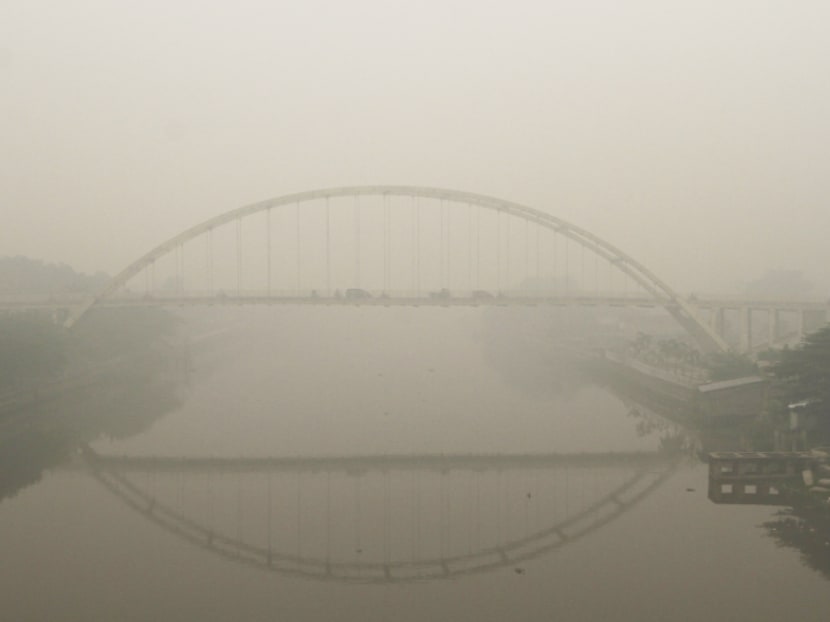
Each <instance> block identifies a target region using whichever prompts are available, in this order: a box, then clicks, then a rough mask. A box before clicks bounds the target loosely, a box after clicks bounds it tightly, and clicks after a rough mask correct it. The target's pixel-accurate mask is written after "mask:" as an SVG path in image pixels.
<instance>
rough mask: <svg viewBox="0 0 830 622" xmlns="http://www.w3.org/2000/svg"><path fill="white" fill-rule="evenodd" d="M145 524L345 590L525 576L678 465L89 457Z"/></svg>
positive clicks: (526, 458) (583, 458)
mask: <svg viewBox="0 0 830 622" xmlns="http://www.w3.org/2000/svg"><path fill="white" fill-rule="evenodd" d="M82 456H83V460H84V462H85V465H86V466H87V467H88V468H89V471H90V473H91V474H92V476H93V477H94V478H95V479H96V480H97V481H98V482H100V483H101V484H102V485H103V486H104V487H105V488H106V489H107V490H108V491H109V492H111V493H112V494H113V495H115V496H116V497H117V498H119V499H120V500H121V501H123V502H124V503H125V504H126V505H127V506H129V507H130V508H131V509H133V510H135V511H136V512H138V513H139V514H140V515H142V516H143V517H144V518H145V519H147V520H149V521H151V522H152V523H154V524H156V525H158V526H159V527H162V528H163V529H164V530H166V531H168V532H170V533H172V534H174V535H176V536H177V537H179V538H182V539H184V540H186V541H189V542H191V543H193V544H195V545H197V546H199V547H201V548H202V549H204V550H206V551H209V552H211V553H213V554H216V555H220V556H222V557H225V558H227V559H230V560H234V561H237V562H241V563H244V564H247V565H250V566H254V567H257V568H259V569H261V570H263V571H269V572H275V573H281V574H285V575H292V576H299V577H306V578H313V579H319V580H328V581H341V582H370V583H395V582H404V581H416V580H431V579H448V578H453V577H458V576H463V575H468V574H473V573H479V572H485V571H488V570H496V569H499V568H503V567H516V565H517V564H519V563H521V562H523V561H526V560H529V559H533V558H536V557H539V556H541V555H544V554H547V553H551V552H553V551H556V550H557V549H560V548H562V547H564V546H566V545H568V544H571V543H573V542H576V541H577V540H579V539H581V538H583V537H586V536H588V535H590V534H591V533H593V532H595V531H596V530H598V529H600V528H601V527H603V526H604V525H607V524H608V523H610V522H612V521H614V520H616V519H617V518H619V517H621V516H622V515H623V514H625V513H626V512H627V511H629V510H630V509H632V508H633V507H635V506H636V505H637V504H638V503H640V502H642V501H643V500H644V499H645V498H646V497H647V496H648V495H649V494H651V493H652V492H654V491H655V490H656V489H657V488H658V487H659V486H660V485H661V484H662V483H663V482H665V481H666V479H667V478H668V477H669V476H670V475H671V474H672V472H673V471H674V470H675V468H676V466H677V465H678V458H679V457H678V455H677V454H672V453H669V452H655V453H601V454H599V453H598V454H590V453H585V454H548V455H539V454H529V455H528V454H517V455H420V456H419V455H410V456H349V457H322V458H261V459H248V458H245V459H228V458H226V459H221V458H184V457H181V458H178V457H177V458H172V457H125V456H107V455H102V454H99V453H97V452H95V451H94V450H92V449H91V448H89V447H86V448H84V450H83V452H82Z"/></svg>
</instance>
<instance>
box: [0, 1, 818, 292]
mask: <svg viewBox="0 0 830 622" xmlns="http://www.w3.org/2000/svg"><path fill="white" fill-rule="evenodd" d="M828 18H830V6H828V5H827V3H825V2H819V1H815V2H808V1H802V2H798V3H782V2H759V1H744V2H739V1H733V2H728V3H723V2H706V1H697V2H667V1H665V0H661V1H653V2H650V1H631V2H625V3H620V2H614V1H609V2H528V1H517V2H510V3H502V2H482V1H476V2H472V1H443V2H427V3H416V4H412V3H403V2H372V1H367V0H355V1H353V2H348V3H344V2H319V1H308V2H302V3H300V2H295V3H287V2H284V3H270V2H245V1H242V2H234V3H229V2H175V3H169V2H141V3H137V2H112V1H76V2H71V3H66V2H31V1H27V2H22V1H8V0H7V1H6V2H3V3H2V6H0V135H1V136H2V137H3V150H2V154H3V163H2V166H1V167H0V210H2V216H3V220H2V222H3V226H2V228H0V248H2V254H3V255H16V254H23V255H28V256H32V257H37V258H41V259H44V260H47V261H61V262H66V263H69V264H71V265H73V266H74V267H75V268H77V269H79V270H82V271H86V272H94V271H99V270H102V271H106V272H108V273H110V274H112V273H114V272H116V271H117V270H119V269H120V268H121V267H123V266H124V265H125V264H127V263H128V262H129V261H131V260H132V259H134V258H135V257H137V256H139V255H140V254H141V253H143V252H144V251H146V250H147V249H148V248H150V247H151V246H153V245H155V244H157V243H158V242H160V241H162V240H164V239H166V238H167V237H169V236H171V235H173V234H175V233H177V232H178V231H180V230H182V229H183V228H185V227H187V226H190V225H192V224H195V223H196V222H198V221H201V220H204V219H206V218H208V217H210V216H213V215H215V214H218V213H221V212H223V211H226V210H228V209H231V208H233V207H237V206H239V205H243V204H246V203H249V202H253V201H257V200H261V199H264V198H267V197H271V196H278V195H281V194H285V193H288V192H295V191H302V190H308V189H313V188H322V187H328V186H338V185H357V184H366V183H403V184H420V185H430V186H441V187H448V188H457V189H462V190H469V191H473V192H480V193H484V194H490V195H495V196H499V197H503V198H506V199H511V200H514V201H518V202H521V203H524V204H527V205H530V206H533V207H537V208H540V209H543V210H545V211H548V212H550V213H552V214H555V215H557V216H560V217H563V218H566V219H568V220H570V221H572V222H574V223H576V224H578V225H581V226H583V227H586V228H588V229H590V230H591V231H593V232H595V233H597V234H599V235H601V236H602V237H604V238H606V239H608V240H610V241H611V242H613V243H614V244H616V245H618V246H620V247H621V248H623V249H624V250H626V251H628V252H630V253H631V254H632V255H633V256H634V257H636V258H637V259H639V260H641V261H642V262H643V263H644V264H646V265H648V266H650V267H652V268H654V269H655V271H657V272H658V273H659V274H660V276H661V277H663V278H664V279H666V280H667V281H668V282H670V283H671V284H672V285H674V286H675V287H676V288H678V289H679V290H681V291H685V292H691V291H703V292H716V291H733V290H734V289H735V288H736V287H737V286H739V285H740V284H741V283H742V282H746V281H750V280H752V279H754V278H757V277H758V276H760V275H762V274H763V273H765V272H766V271H768V270H784V269H789V270H796V271H803V272H804V274H805V276H806V278H807V279H808V280H810V281H812V282H813V283H815V284H816V287H815V288H814V291H813V293H814V294H816V295H818V296H826V295H827V291H828V288H830V280H828V276H827V274H826V270H824V265H826V263H827V261H828V252H827V245H826V243H825V239H824V238H825V235H826V231H828V230H830V210H828V209H827V207H826V206H825V196H824V195H825V188H826V177H827V176H826V166H827V165H826V163H827V161H828V160H827V154H826V150H827V145H828V144H830V141H828V129H830V127H829V126H828V118H827V114H826V111H827V110H828V104H830V102H828V96H830V91H828V86H827V81H826V80H825V79H824V76H826V75H828V70H829V69H830V67H828V64H830V49H828V47H830V43H828V40H827V37H826V33H825V30H826V24H827V23H828Z"/></svg>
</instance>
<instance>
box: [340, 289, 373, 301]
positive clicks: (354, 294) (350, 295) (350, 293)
mask: <svg viewBox="0 0 830 622" xmlns="http://www.w3.org/2000/svg"><path fill="white" fill-rule="evenodd" d="M371 297H372V294H370V293H369V292H367V291H366V290H365V289H360V288H358V287H351V288H349V289H347V290H346V300H367V299H369V298H371Z"/></svg>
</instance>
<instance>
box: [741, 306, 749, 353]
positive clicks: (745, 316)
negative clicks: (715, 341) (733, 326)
mask: <svg viewBox="0 0 830 622" xmlns="http://www.w3.org/2000/svg"><path fill="white" fill-rule="evenodd" d="M738 313H739V314H740V321H739V322H738V326H739V329H738V330H739V331H740V348H741V352H751V351H752V307H740V308H739V309H738Z"/></svg>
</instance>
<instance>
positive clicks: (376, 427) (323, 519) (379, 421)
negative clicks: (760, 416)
mask: <svg viewBox="0 0 830 622" xmlns="http://www.w3.org/2000/svg"><path fill="white" fill-rule="evenodd" d="M546 321H547V320H545V319H544V317H543V316H540V314H539V313H538V312H533V311H528V312H527V313H525V314H516V313H515V312H511V313H507V312H505V313H503V314H500V313H498V312H496V313H490V314H482V313H480V312H478V311H471V310H455V309H454V310H420V309H417V310H407V309H346V310H330V309H308V310H287V309H277V310H250V311H245V312H242V313H238V314H236V315H230V314H228V313H219V312H217V313H216V314H213V315H211V314H204V315H201V316H195V317H192V318H191V319H190V320H189V321H188V323H187V324H186V325H185V330H186V331H188V332H189V334H190V341H189V352H190V360H189V363H188V369H187V370H186V372H185V373H183V374H179V373H178V372H176V371H170V372H168V373H166V374H165V378H166V379H168V380H169V379H170V378H172V377H175V378H179V379H180V382H179V383H178V384H177V385H175V386H174V385H171V384H170V383H169V382H166V381H165V382H150V383H147V382H143V383H142V384H141V391H142V392H141V394H140V395H138V396H136V395H135V391H133V393H131V394H130V395H129V396H128V398H119V397H118V395H120V394H119V393H118V392H117V391H114V392H113V396H112V397H111V399H107V400H105V401H104V402H103V404H102V403H95V405H94V406H88V407H87V408H97V409H99V410H101V411H102V413H101V414H100V417H99V418H104V419H107V420H114V421H116V422H118V425H107V426H101V427H100V429H97V428H96V425H99V424H100V421H99V418H95V419H94V422H93V423H90V424H89V425H88V426H87V428H88V432H87V433H85V434H76V433H73V432H72V430H73V427H72V426H71V425H69V424H68V423H67V418H68V419H69V420H73V419H72V417H79V418H80V420H84V421H86V419H84V416H87V415H89V413H84V412H82V413H81V415H83V416H81V415H79V413H78V411H77V406H72V407H70V406H69V405H67V406H66V407H65V408H64V411H63V412H61V409H60V408H59V409H58V414H57V415H51V416H49V417H47V418H46V419H45V420H44V421H42V422H39V423H37V424H36V425H34V424H33V425H31V426H28V427H26V428H25V429H24V430H23V431H20V430H19V429H16V428H15V429H14V430H5V434H6V435H7V436H9V437H10V438H12V439H13V441H14V443H15V444H16V445H15V446H17V447H24V448H25V449H26V450H27V451H30V450H31V452H32V455H38V456H40V455H41V454H42V455H43V456H46V457H45V458H43V460H42V462H41V463H38V464H42V466H46V467H49V468H47V469H46V470H45V471H44V472H43V474H42V476H41V477H39V478H38V477H37V472H38V471H39V469H37V464H35V465H34V466H33V470H34V471H35V472H36V473H35V475H33V476H20V477H17V475H16V474H12V475H8V474H7V476H4V483H5V485H6V490H5V493H4V498H3V500H2V501H0V555H2V560H3V563H2V576H3V580H2V582H1V583H0V591H1V592H0V593H2V605H0V606H2V608H3V612H4V613H3V619H8V620H85V621H88V620H274V619H284V620H361V621H363V620H453V621H460V620H477V621H481V620H551V619H561V620H632V621H634V620H703V619H709V620H782V619H786V618H797V619H799V620H826V619H827V616H828V615H830V590H828V584H827V579H826V576H825V575H824V574H822V573H821V572H820V571H819V570H814V569H813V568H811V567H810V566H809V565H808V563H806V562H807V561H812V563H813V565H814V566H816V565H820V563H821V561H822V559H826V556H827V554H826V553H822V552H821V551H819V552H816V551H815V550H814V548H813V549H809V550H807V552H808V553H810V556H811V557H810V560H808V559H807V558H805V556H804V555H803V554H802V551H799V550H797V549H795V548H793V547H788V546H779V545H777V544H776V540H775V539H774V538H773V537H771V535H770V534H771V530H770V528H769V527H765V526H764V523H769V522H770V521H773V520H775V519H776V513H777V511H778V509H777V508H770V507H762V506H718V505H715V504H713V503H711V502H710V501H708V499H707V496H706V487H707V470H706V466H705V465H703V464H701V463H700V462H699V461H698V460H697V459H696V457H695V455H696V452H697V451H699V449H700V442H699V440H698V439H697V438H696V435H695V434H694V433H693V432H690V431H687V430H683V429H681V428H679V427H678V426H676V425H674V424H671V423H668V422H666V421H665V420H662V419H660V418H659V417H657V416H655V415H654V414H652V413H649V412H648V409H647V408H645V407H644V406H643V405H641V404H637V403H635V402H632V401H631V400H630V399H627V398H626V399H624V398H622V397H619V396H618V395H616V394H615V393H614V392H612V391H610V390H609V389H607V388H604V387H602V386H599V385H598V384H596V383H594V382H592V381H591V380H589V379H588V378H586V377H585V375H583V374H582V373H580V372H579V371H578V366H577V365H576V364H575V363H573V362H568V361H567V360H566V359H565V358H560V357H559V356H558V355H557V354H556V349H555V348H554V346H553V345H552V343H553V342H552V340H551V339H550V333H549V327H548V326H547V325H546ZM99 402H100V401H99ZM103 429H106V430H107V433H106V434H100V431H101V430H103ZM10 442H11V441H8V442H7V443H6V447H9V446H11V445H10V444H9V443H10ZM21 451H22V450H21ZM54 456H60V458H54ZM63 456H67V457H66V458H65V459H64V457H63ZM34 462H37V461H34ZM18 467H19V465H18ZM18 467H15V468H18ZM15 477H17V479H15ZM27 477H28V479H27ZM822 556H824V557H822Z"/></svg>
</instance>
